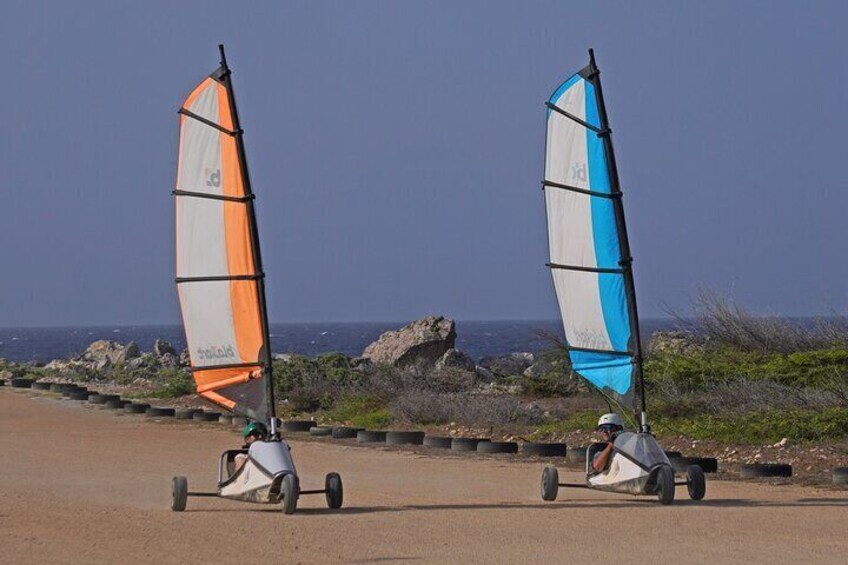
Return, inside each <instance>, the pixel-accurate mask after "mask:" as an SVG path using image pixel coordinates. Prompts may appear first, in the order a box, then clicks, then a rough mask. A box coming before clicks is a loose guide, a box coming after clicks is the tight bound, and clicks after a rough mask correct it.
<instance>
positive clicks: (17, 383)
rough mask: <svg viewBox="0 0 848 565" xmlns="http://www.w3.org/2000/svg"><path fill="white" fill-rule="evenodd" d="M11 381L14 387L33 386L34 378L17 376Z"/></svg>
mask: <svg viewBox="0 0 848 565" xmlns="http://www.w3.org/2000/svg"><path fill="white" fill-rule="evenodd" d="M9 382H10V383H11V384H12V388H32V383H33V380H32V379H24V378H20V379H17V378H16V379H12V380H11V381H9Z"/></svg>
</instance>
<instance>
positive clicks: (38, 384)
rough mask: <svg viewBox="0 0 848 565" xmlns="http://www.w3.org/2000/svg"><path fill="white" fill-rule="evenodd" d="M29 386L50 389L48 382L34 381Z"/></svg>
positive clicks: (34, 388)
mask: <svg viewBox="0 0 848 565" xmlns="http://www.w3.org/2000/svg"><path fill="white" fill-rule="evenodd" d="M31 388H32V389H33V390H50V383H40V382H38V381H35V382H34V383H32V387H31Z"/></svg>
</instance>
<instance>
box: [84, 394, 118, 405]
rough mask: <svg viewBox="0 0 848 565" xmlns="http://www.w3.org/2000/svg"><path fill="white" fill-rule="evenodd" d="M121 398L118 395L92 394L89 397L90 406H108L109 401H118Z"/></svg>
mask: <svg viewBox="0 0 848 565" xmlns="http://www.w3.org/2000/svg"><path fill="white" fill-rule="evenodd" d="M119 398H121V397H120V396H118V395H117V394H92V395H91V396H89V397H88V402H89V404H106V401H108V400H118V399H119Z"/></svg>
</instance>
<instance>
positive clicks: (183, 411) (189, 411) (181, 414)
mask: <svg viewBox="0 0 848 565" xmlns="http://www.w3.org/2000/svg"><path fill="white" fill-rule="evenodd" d="M199 411H200V410H199V409H198V408H177V409H175V410H174V418H176V419H177V420H191V419H192V418H193V417H194V414H195V413H196V412H199Z"/></svg>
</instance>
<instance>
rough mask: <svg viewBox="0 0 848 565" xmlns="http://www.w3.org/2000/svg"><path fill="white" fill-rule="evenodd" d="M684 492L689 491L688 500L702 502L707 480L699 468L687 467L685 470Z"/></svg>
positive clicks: (694, 466) (705, 492)
mask: <svg viewBox="0 0 848 565" xmlns="http://www.w3.org/2000/svg"><path fill="white" fill-rule="evenodd" d="M686 490H688V491H689V498H691V499H692V500H702V499H703V498H704V495H705V494H707V480H706V479H705V478H704V470H703V469H702V468H701V467H700V466H698V465H689V467H687V468H686Z"/></svg>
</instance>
